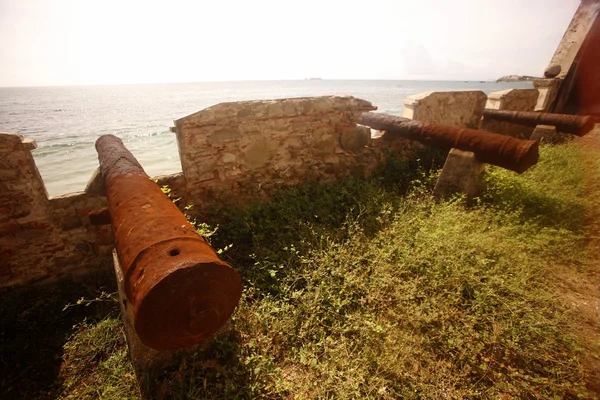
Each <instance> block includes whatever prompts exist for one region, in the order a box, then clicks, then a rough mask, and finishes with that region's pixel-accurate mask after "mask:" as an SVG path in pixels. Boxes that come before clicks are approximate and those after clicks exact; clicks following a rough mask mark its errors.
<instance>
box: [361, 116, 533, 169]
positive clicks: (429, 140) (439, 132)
mask: <svg viewBox="0 0 600 400" xmlns="http://www.w3.org/2000/svg"><path fill="white" fill-rule="evenodd" d="M358 122H359V123H360V124H362V125H366V126H370V127H371V128H374V129H378V130H382V131H386V132H387V134H389V135H392V136H394V135H397V136H401V137H405V138H407V139H411V140H415V141H417V142H420V143H423V144H426V145H429V146H432V147H437V148H442V149H450V148H456V149H459V150H464V151H471V152H473V153H474V154H475V156H476V157H477V159H478V160H479V161H481V162H484V163H488V164H492V165H497V166H499V167H503V168H506V169H509V170H511V171H515V172H518V173H522V172H525V171H526V170H527V169H529V168H530V167H531V166H533V165H535V164H537V162H538V159H539V148H538V147H539V145H538V143H537V142H536V141H534V140H523V139H517V138H514V137H510V136H505V135H500V134H497V133H492V132H487V131H481V130H477V129H463V128H457V127H454V126H447V125H440V124H434V123H429V122H422V121H416V120H412V119H408V118H402V117H396V116H393V115H388V114H380V113H371V112H363V113H361V114H360V116H359V118H358Z"/></svg>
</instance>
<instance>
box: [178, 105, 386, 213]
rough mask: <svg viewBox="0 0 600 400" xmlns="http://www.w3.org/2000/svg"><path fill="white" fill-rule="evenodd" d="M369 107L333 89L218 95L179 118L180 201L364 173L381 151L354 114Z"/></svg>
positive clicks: (242, 195) (241, 196)
mask: <svg viewBox="0 0 600 400" xmlns="http://www.w3.org/2000/svg"><path fill="white" fill-rule="evenodd" d="M374 109H375V107H373V105H372V104H371V103H369V102H368V101H365V100H360V99H356V98H353V97H335V96H333V97H316V98H297V99H282V100H271V101H246V102H236V103H222V104H217V105H215V106H213V107H209V108H207V109H205V110H202V111H200V112H198V113H195V114H192V115H190V116H187V117H185V118H182V119H179V120H177V121H175V129H174V130H175V132H176V134H177V142H178V145H179V155H180V158H181V165H182V169H183V174H184V175H185V178H186V195H187V196H186V201H188V202H191V203H193V204H194V205H196V206H197V207H199V208H200V209H202V207H204V206H205V203H210V202H211V201H228V203H229V204H232V203H235V202H238V203H239V202H243V201H245V200H247V199H249V198H257V197H258V198H264V197H267V196H269V195H270V194H271V193H272V192H273V191H274V190H275V189H277V188H280V187H285V186H291V185H296V184H298V183H300V182H302V181H304V180H306V179H309V178H318V179H323V180H332V179H336V178H340V177H342V176H347V175H357V176H366V175H368V174H370V173H371V172H372V171H373V169H374V168H376V167H377V166H378V165H379V164H380V162H381V161H382V160H383V158H384V151H383V147H382V145H381V144H380V142H381V140H379V139H372V138H371V131H370V129H369V128H367V127H362V126H357V124H356V123H355V122H354V121H355V119H356V118H355V116H356V114H357V113H359V112H363V111H370V110H374ZM217 199H218V200H217Z"/></svg>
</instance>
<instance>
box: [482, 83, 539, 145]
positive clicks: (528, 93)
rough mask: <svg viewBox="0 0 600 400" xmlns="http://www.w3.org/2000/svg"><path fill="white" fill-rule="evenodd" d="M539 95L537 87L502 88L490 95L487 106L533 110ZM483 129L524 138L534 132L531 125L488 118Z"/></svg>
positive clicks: (492, 108) (491, 107)
mask: <svg viewBox="0 0 600 400" xmlns="http://www.w3.org/2000/svg"><path fill="white" fill-rule="evenodd" d="M538 96H539V92H538V90H537V89H507V90H501V91H498V92H494V93H490V94H489V95H488V99H487V102H486V104H485V108H486V109H491V110H510V111H533V109H534V108H535V105H536V104H537V100H538ZM481 129H483V130H485V131H489V132H494V133H499V134H501V135H507V136H513V137H518V138H524V139H526V138H529V136H531V133H532V132H533V128H532V127H530V126H525V125H519V124H513V123H510V122H503V121H497V120H493V119H487V118H484V119H483V120H482V123H481Z"/></svg>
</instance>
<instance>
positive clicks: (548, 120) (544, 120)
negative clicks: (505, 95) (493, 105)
mask: <svg viewBox="0 0 600 400" xmlns="http://www.w3.org/2000/svg"><path fill="white" fill-rule="evenodd" d="M483 117H484V118H486V119H495V120H498V121H504V122H512V123H513V124H519V125H526V126H536V125H552V126H554V127H556V130H557V131H559V132H564V133H571V134H573V135H577V136H584V135H585V134H587V133H588V132H589V131H591V130H592V129H594V124H595V118H594V117H592V116H589V115H570V114H552V113H543V112H535V111H509V110H488V109H486V110H484V111H483Z"/></svg>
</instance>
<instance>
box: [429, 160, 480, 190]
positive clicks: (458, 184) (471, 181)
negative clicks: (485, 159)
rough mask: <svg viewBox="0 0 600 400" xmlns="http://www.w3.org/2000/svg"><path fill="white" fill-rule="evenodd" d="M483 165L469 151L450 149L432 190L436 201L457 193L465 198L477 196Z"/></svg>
mask: <svg viewBox="0 0 600 400" xmlns="http://www.w3.org/2000/svg"><path fill="white" fill-rule="evenodd" d="M484 170H485V164H483V163H481V162H479V161H478V160H477V158H476V157H475V154H473V153H472V152H470V151H462V150H458V149H452V150H450V152H449V153H448V157H447V158H446V162H445V163H444V167H443V168H442V173H441V174H440V177H439V178H438V181H437V183H436V185H435V188H434V190H433V194H434V196H435V197H436V198H437V199H448V198H450V197H452V196H453V195H455V194H457V193H462V194H464V195H466V196H467V198H472V197H474V196H476V195H477V192H478V190H479V185H480V183H479V182H480V180H481V176H482V175H483V172H484Z"/></svg>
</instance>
